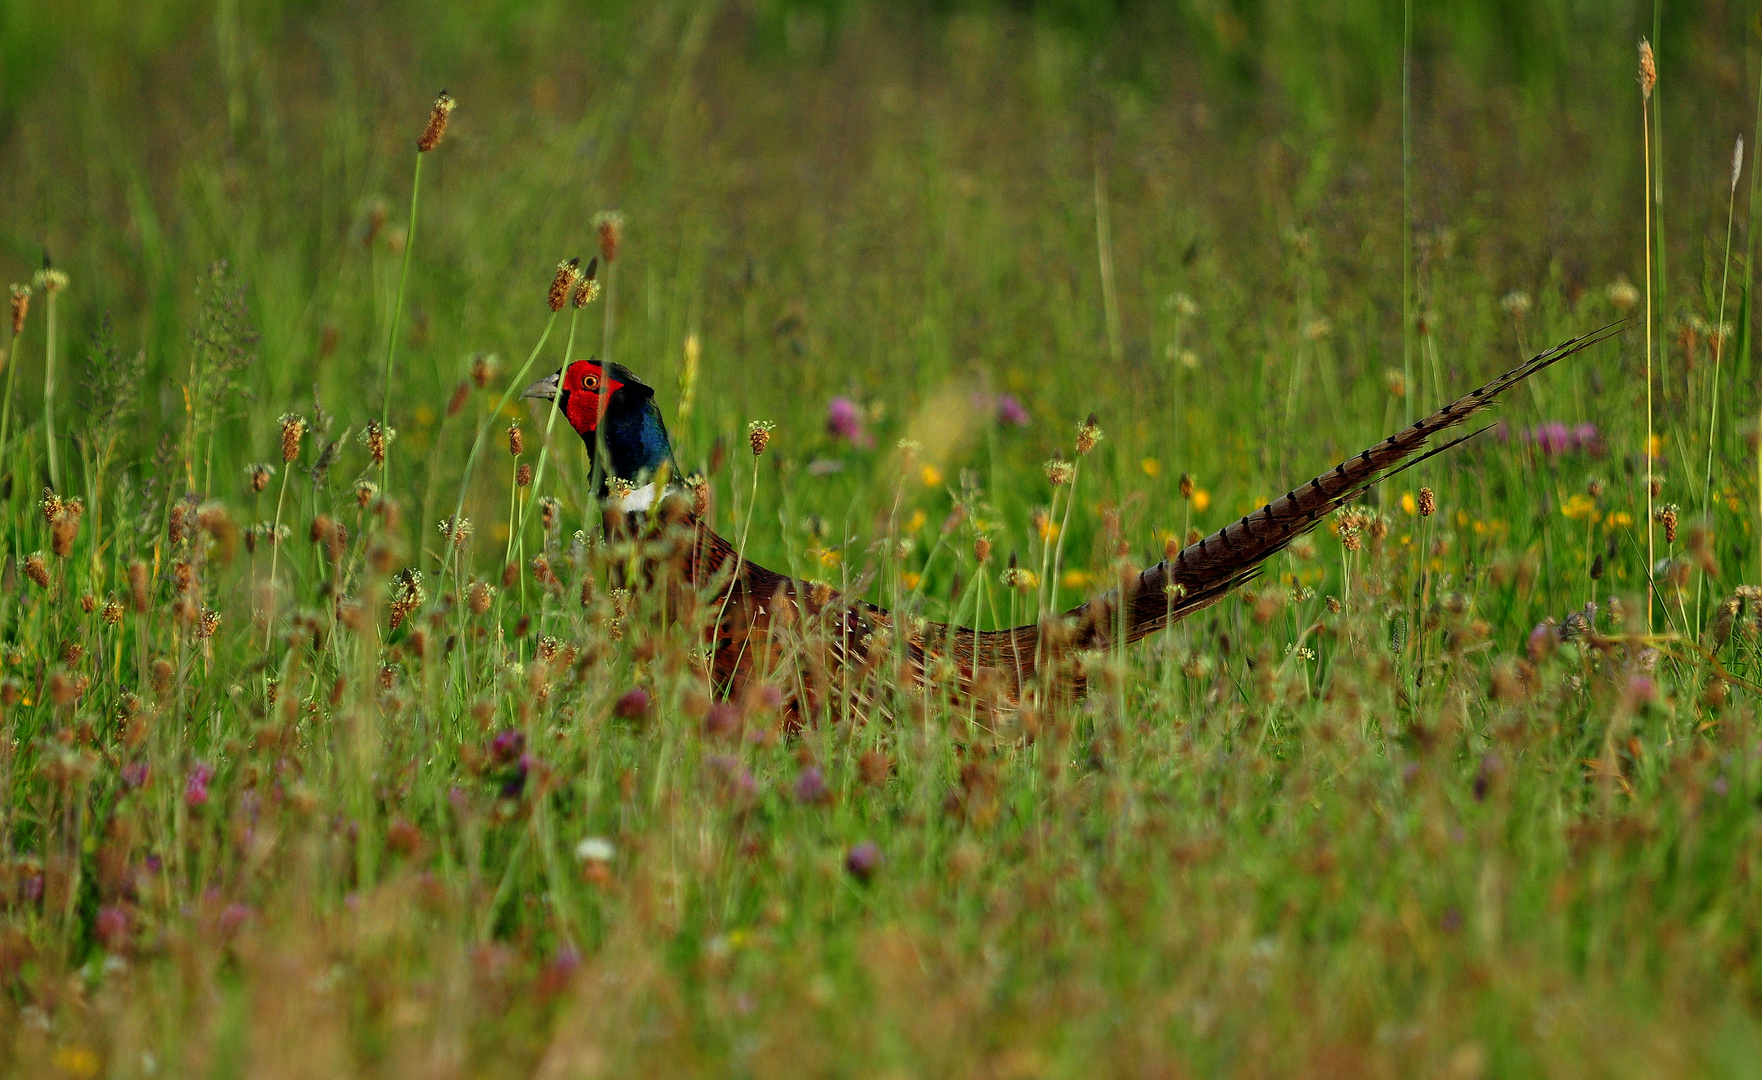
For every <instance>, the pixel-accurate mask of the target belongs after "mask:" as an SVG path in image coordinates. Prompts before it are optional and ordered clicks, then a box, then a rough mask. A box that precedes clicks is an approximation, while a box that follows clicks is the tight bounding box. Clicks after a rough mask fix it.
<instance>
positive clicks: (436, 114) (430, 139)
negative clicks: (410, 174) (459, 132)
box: [416, 90, 454, 154]
mask: <svg viewBox="0 0 1762 1080" xmlns="http://www.w3.org/2000/svg"><path fill="white" fill-rule="evenodd" d="M453 105H454V102H453V96H452V95H451V94H449V93H447V92H446V91H445V90H442V91H441V92H440V96H439V97H437V98H435V99H434V107H433V108H432V109H430V110H429V111H428V126H427V127H425V128H423V129H422V137H421V138H419V139H417V140H416V152H417V153H419V154H426V153H428V152H429V151H430V150H433V149H434V148H435V147H437V146H439V145H440V141H441V136H442V135H445V134H446V133H447V119H448V118H449V117H451V116H452V115H453Z"/></svg>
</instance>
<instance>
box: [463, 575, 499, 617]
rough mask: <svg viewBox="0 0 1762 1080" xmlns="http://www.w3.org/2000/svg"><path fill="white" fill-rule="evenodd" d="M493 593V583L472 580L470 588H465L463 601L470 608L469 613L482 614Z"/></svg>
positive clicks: (486, 608) (494, 591)
mask: <svg viewBox="0 0 1762 1080" xmlns="http://www.w3.org/2000/svg"><path fill="white" fill-rule="evenodd" d="M495 595H496V589H495V586H494V585H488V584H485V583H484V582H481V581H473V582H472V583H471V586H470V588H468V589H466V590H465V602H466V604H467V605H468V606H469V607H470V608H471V614H473V615H482V614H483V613H484V612H486V611H488V610H489V605H490V603H491V601H493V600H494V599H495Z"/></svg>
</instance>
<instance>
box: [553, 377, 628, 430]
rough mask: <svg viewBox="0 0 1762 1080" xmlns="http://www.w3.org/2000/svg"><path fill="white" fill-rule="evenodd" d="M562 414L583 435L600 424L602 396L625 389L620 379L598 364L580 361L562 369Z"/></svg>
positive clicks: (602, 408)
mask: <svg viewBox="0 0 1762 1080" xmlns="http://www.w3.org/2000/svg"><path fill="white" fill-rule="evenodd" d="M562 382H563V385H562V387H561V390H562V392H563V393H564V395H565V396H564V398H563V415H564V416H566V417H568V419H569V425H570V426H571V427H573V428H574V429H575V430H576V431H578V432H580V433H581V434H583V435H588V434H591V433H592V432H593V431H594V430H595V429H597V428H598V427H599V423H600V416H601V415H602V411H603V410H604V408H605V405H604V404H603V403H602V402H601V400H600V399H601V395H611V394H615V393H617V392H618V391H619V390H621V389H623V388H624V384H623V383H621V382H619V381H618V380H617V379H613V378H610V377H608V376H607V375H606V374H605V373H604V372H603V371H601V370H600V366H599V365H598V364H595V363H592V362H590V361H587V360H578V361H576V362H575V363H573V364H570V365H569V367H568V368H567V369H566V370H565V371H564V372H563V380H562Z"/></svg>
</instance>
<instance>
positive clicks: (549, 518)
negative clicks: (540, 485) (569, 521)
mask: <svg viewBox="0 0 1762 1080" xmlns="http://www.w3.org/2000/svg"><path fill="white" fill-rule="evenodd" d="M562 514H563V504H562V503H560V502H558V501H557V500H556V499H554V498H552V497H551V496H549V495H541V496H539V499H538V520H539V524H541V525H542V526H544V531H545V532H550V531H551V530H552V529H555V528H556V527H557V522H558V520H559V519H561V517H562Z"/></svg>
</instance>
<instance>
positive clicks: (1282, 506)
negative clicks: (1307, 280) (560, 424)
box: [522, 323, 1622, 723]
mask: <svg viewBox="0 0 1762 1080" xmlns="http://www.w3.org/2000/svg"><path fill="white" fill-rule="evenodd" d="M1621 326H1622V324H1620V323H1614V324H1610V325H1609V326H1605V327H1603V328H1601V329H1599V330H1596V331H1593V332H1592V333H1589V334H1586V335H1583V336H1581V337H1577V338H1573V339H1571V340H1569V341H1566V342H1563V343H1562V344H1560V345H1557V346H1555V347H1554V348H1552V349H1549V350H1548V351H1546V352H1543V353H1541V354H1539V355H1537V356H1535V357H1533V358H1531V359H1530V360H1528V361H1527V362H1525V363H1523V364H1521V365H1519V366H1518V367H1515V368H1513V369H1512V370H1510V371H1507V372H1506V373H1505V374H1503V375H1500V376H1499V377H1498V378H1496V379H1493V380H1492V381H1491V382H1489V383H1487V384H1486V385H1484V386H1482V387H1480V388H1479V389H1477V390H1475V391H1473V392H1472V393H1469V394H1466V395H1464V396H1463V397H1460V398H1458V399H1456V400H1455V401H1453V402H1451V403H1450V404H1448V405H1446V406H1444V407H1443V408H1442V409H1439V410H1438V411H1437V412H1435V413H1432V414H1431V415H1430V416H1427V417H1425V418H1424V419H1422V420H1419V421H1416V422H1415V423H1414V424H1412V425H1411V426H1410V427H1407V428H1404V429H1402V430H1401V431H1399V432H1396V433H1395V434H1393V435H1391V436H1389V437H1388V438H1386V439H1384V440H1382V441H1381V442H1379V443H1377V444H1376V445H1374V446H1372V447H1370V448H1369V449H1366V450H1365V451H1363V452H1362V453H1360V454H1358V455H1357V456H1355V457H1352V458H1349V459H1347V460H1346V461H1343V462H1341V463H1340V464H1338V465H1336V466H1335V467H1334V468H1333V469H1330V470H1329V471H1327V472H1324V473H1322V474H1321V475H1319V476H1317V477H1315V478H1314V479H1312V480H1310V481H1309V482H1307V483H1305V484H1302V485H1299V486H1298V487H1296V488H1293V489H1292V490H1290V491H1288V492H1286V493H1285V494H1284V495H1283V496H1281V497H1279V498H1277V499H1274V500H1273V501H1271V502H1269V503H1267V504H1266V505H1264V506H1262V507H1261V508H1260V509H1258V510H1255V511H1253V512H1252V513H1249V514H1247V515H1245V516H1243V517H1241V518H1239V519H1237V520H1236V521H1234V522H1232V523H1230V524H1229V525H1226V526H1224V527H1223V528H1221V529H1219V530H1218V531H1216V532H1214V533H1212V534H1211V535H1210V536H1207V537H1205V538H1203V539H1201V540H1198V541H1196V542H1194V543H1192V544H1189V545H1187V547H1185V548H1184V549H1182V550H1181V551H1179V552H1178V553H1176V554H1175V555H1174V556H1173V557H1172V558H1168V559H1164V560H1163V561H1161V562H1159V563H1157V564H1156V565H1155V566H1152V567H1150V568H1149V569H1147V570H1144V571H1143V572H1142V573H1139V574H1138V575H1137V576H1136V578H1135V579H1134V580H1131V581H1128V582H1125V583H1124V587H1123V588H1115V589H1111V590H1109V591H1107V592H1103V593H1101V594H1100V595H1097V596H1094V597H1092V598H1090V599H1089V600H1087V601H1085V602H1083V603H1082V604H1079V605H1077V606H1076V607H1074V608H1072V609H1070V610H1069V611H1066V612H1064V613H1063V615H1062V616H1059V617H1055V618H1048V619H1045V620H1042V621H1041V622H1040V623H1039V624H1036V625H1028V626H1017V627H1013V628H1010V629H1003V630H977V629H972V628H969V627H962V626H947V625H943V624H939V623H929V622H925V621H923V620H918V619H910V618H900V619H896V618H895V617H894V614H893V613H892V612H889V611H887V610H886V609H884V608H881V607H879V606H877V605H874V604H871V603H868V602H866V601H863V600H861V599H859V598H856V597H853V596H847V595H844V594H841V593H838V592H836V591H834V590H832V589H831V588H830V587H828V586H826V585H822V584H818V583H810V582H804V581H798V580H795V579H793V578H791V577H789V576H787V575H784V574H779V573H777V572H776V571H773V570H769V569H766V568H765V567H763V566H760V565H758V564H757V563H754V562H752V561H751V560H749V559H745V558H743V557H742V556H741V554H740V553H739V552H738V551H737V550H736V548H735V547H734V545H732V544H730V543H729V542H728V541H727V540H726V539H724V538H723V537H722V536H720V535H718V534H717V533H716V532H715V531H714V530H712V529H710V528H709V527H708V526H707V525H706V524H705V523H704V521H703V520H702V515H703V510H704V503H705V501H706V500H704V499H703V498H695V499H694V498H693V496H692V493H691V492H690V491H688V489H687V488H685V487H684V486H682V485H681V484H679V483H678V482H677V478H678V477H680V475H681V474H680V472H679V470H678V468H677V466H676V465H675V464H674V461H673V452H672V443H671V441H670V440H669V438H668V435H667V426H666V423H665V422H664V421H663V419H662V417H661V412H660V409H659V408H658V407H657V406H656V405H655V401H654V390H653V388H651V387H649V386H648V385H647V384H645V383H643V382H642V380H641V379H639V378H638V377H637V376H636V374H635V373H634V372H632V371H631V370H630V369H629V368H626V367H624V366H623V365H620V364H613V363H606V364H602V363H600V362H598V361H595V360H591V359H589V360H576V361H574V362H572V363H570V364H568V366H567V367H565V368H564V369H563V370H561V371H559V372H557V373H556V374H554V375H550V376H547V377H546V378H544V379H541V380H539V381H538V382H536V383H534V384H533V385H532V386H530V387H528V388H527V389H526V391H525V393H524V394H523V395H522V396H523V397H525V398H529V399H536V400H538V401H542V402H547V403H550V402H554V407H555V408H556V409H557V410H558V411H560V412H561V414H562V416H563V417H564V418H565V419H567V420H568V421H569V424H570V426H571V427H573V428H574V429H575V431H576V432H577V433H578V434H579V435H580V436H581V438H582V440H583V442H584V443H586V445H587V449H588V455H589V459H590V462H591V463H592V464H593V465H594V466H595V471H596V472H597V473H599V474H600V475H601V477H602V479H601V484H600V497H601V498H602V499H604V500H608V501H607V502H606V503H605V505H606V506H607V507H608V515H607V520H608V527H609V528H613V529H623V530H634V531H635V532H637V533H644V534H646V537H647V539H646V540H645V541H644V542H645V545H646V547H645V550H648V551H649V552H650V553H651V557H650V558H649V559H648V563H647V569H648V576H649V578H650V579H651V580H658V579H659V578H660V577H662V576H664V575H666V574H673V575H676V579H677V580H678V581H679V582H682V583H683V584H684V585H685V586H687V587H688V588H689V589H690V590H693V591H694V592H695V594H696V595H697V596H698V597H699V598H700V599H704V600H706V601H707V608H708V609H709V610H712V611H714V612H715V614H714V617H713V618H709V619H705V620H703V621H704V622H705V624H706V628H705V634H706V642H705V643H706V644H707V645H710V646H713V648H712V649H711V650H710V652H711V657H712V659H711V662H710V671H709V674H710V678H711V680H712V682H713V684H714V686H715V688H716V690H717V691H718V692H719V693H720V694H722V695H723V696H725V697H733V698H741V697H744V696H745V695H748V694H751V693H755V692H760V691H762V690H763V688H764V687H766V686H772V687H775V688H776V692H780V693H782V694H783V696H784V698H785V702H786V706H787V710H788V712H789V713H790V714H791V716H792V718H793V720H794V721H795V722H797V723H799V722H802V721H804V720H807V719H810V718H812V717H814V716H816V715H818V714H820V713H821V712H822V711H823V710H825V709H826V708H828V707H829V706H833V705H834V703H835V702H836V701H837V700H838V699H839V698H840V697H842V698H843V699H844V700H846V701H859V702H862V701H865V700H866V701H867V702H868V703H870V704H873V703H876V702H877V701H878V700H879V699H880V698H881V697H883V696H885V695H884V694H882V693H880V692H879V691H881V690H882V688H883V687H884V686H887V685H891V686H894V687H900V686H912V687H914V688H917V687H928V686H929V685H931V684H942V685H944V686H945V687H946V689H947V691H948V692H950V693H951V694H952V695H954V696H955V697H956V698H957V699H958V698H966V699H969V700H974V701H982V702H983V703H984V704H986V705H987V706H988V707H1004V708H1007V707H1013V706H1018V705H1020V704H1022V703H1023V702H1024V700H1025V699H1026V698H1028V697H1031V696H1036V695H1037V696H1039V697H1041V698H1042V699H1043V700H1044V699H1045V698H1046V696H1048V695H1059V696H1062V697H1064V698H1066V699H1070V698H1074V697H1079V696H1081V695H1082V694H1083V693H1084V692H1085V690H1086V686H1087V681H1086V679H1085V676H1084V672H1083V665H1082V657H1083V655H1084V654H1093V653H1096V652H1101V651H1105V650H1108V649H1110V648H1113V647H1115V646H1117V645H1119V644H1121V643H1125V644H1129V643H1131V642H1135V641H1138V640H1139V639H1141V638H1143V637H1145V636H1146V635H1148V634H1151V633H1153V632H1155V631H1157V630H1160V629H1163V628H1165V627H1167V626H1170V625H1172V624H1174V623H1176V622H1179V621H1180V620H1182V619H1184V618H1186V617H1187V616H1189V615H1191V614H1193V613H1194V612H1196V611H1200V610H1202V609H1204V608H1206V607H1209V606H1211V605H1212V604H1215V603H1217V602H1218V601H1219V600H1221V599H1222V598H1223V597H1224V596H1226V595H1227V594H1229V593H1230V591H1231V590H1233V589H1235V588H1236V587H1238V586H1240V585H1241V584H1243V583H1244V582H1246V581H1248V580H1249V579H1251V578H1252V577H1254V575H1255V574H1256V573H1257V572H1258V570H1259V568H1260V566H1261V564H1262V563H1264V562H1265V561H1266V559H1267V558H1269V557H1270V556H1272V555H1274V554H1276V553H1278V552H1279V551H1282V550H1283V549H1284V548H1285V547H1286V546H1288V545H1289V544H1290V543H1291V542H1292V541H1293V540H1295V539H1296V538H1298V537H1299V536H1301V535H1303V534H1304V533H1305V532H1308V531H1309V530H1310V529H1312V528H1314V527H1315V526H1316V525H1317V524H1318V523H1319V522H1320V521H1321V519H1322V518H1324V517H1325V516H1327V515H1328V514H1329V513H1331V512H1332V511H1334V510H1335V509H1337V508H1339V507H1340V506H1342V505H1344V504H1346V503H1347V502H1348V501H1350V500H1351V499H1352V498H1353V497H1354V496H1356V495H1358V494H1360V493H1362V492H1363V491H1364V490H1366V489H1367V488H1369V487H1371V486H1372V485H1374V484H1376V483H1377V482H1379V481H1381V480H1383V479H1386V478H1388V477H1389V476H1392V475H1393V474H1395V473H1396V472H1399V471H1401V470H1402V469H1404V468H1408V467H1411V466H1412V465H1415V464H1418V463H1419V462H1420V461H1423V460H1425V459H1426V458H1429V457H1431V456H1432V455H1434V454H1439V453H1443V452H1444V451H1446V450H1449V449H1450V448H1452V447H1454V446H1456V445H1459V444H1460V443H1461V442H1463V441H1465V440H1467V439H1469V438H1472V437H1473V434H1470V435H1464V436H1460V437H1458V438H1456V439H1455V440H1453V441H1450V442H1447V443H1444V444H1442V445H1434V439H1435V437H1436V436H1438V435H1439V434H1440V433H1442V432H1446V431H1449V430H1451V429H1454V428H1456V427H1458V426H1460V425H1462V424H1463V423H1464V422H1466V421H1467V420H1468V419H1469V418H1470V417H1472V416H1474V415H1475V414H1476V413H1479V412H1480V411H1481V410H1483V409H1486V408H1487V407H1489V406H1490V405H1492V404H1493V403H1494V402H1495V401H1496V400H1497V399H1498V398H1499V397H1500V395H1502V394H1503V393H1505V392H1506V391H1507V390H1510V389H1511V388H1512V387H1514V386H1516V385H1517V384H1518V383H1520V382H1523V381H1524V380H1525V379H1528V378H1529V377H1530V376H1532V375H1535V374H1536V373H1538V372H1540V371H1542V370H1543V369H1545V368H1547V367H1549V366H1550V365H1552V364H1554V363H1557V362H1558V361H1560V360H1563V359H1565V358H1566V357H1568V356H1571V355H1572V354H1574V353H1577V352H1579V351H1581V350H1583V349H1586V348H1588V347H1590V346H1591V345H1594V344H1597V343H1599V342H1601V341H1603V340H1606V339H1607V338H1609V337H1611V336H1613V335H1614V334H1615V333H1616V332H1618V331H1619V329H1620V328H1621ZM1474 434H1478V432H1476V433H1474ZM614 485H615V487H614ZM645 512H646V513H645ZM669 536H670V537H671V538H672V540H671V542H668V541H667V537H669ZM896 635H899V636H900V640H899V641H898V642H897V645H898V647H897V648H896V647H895V645H896V642H895V636H896Z"/></svg>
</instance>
